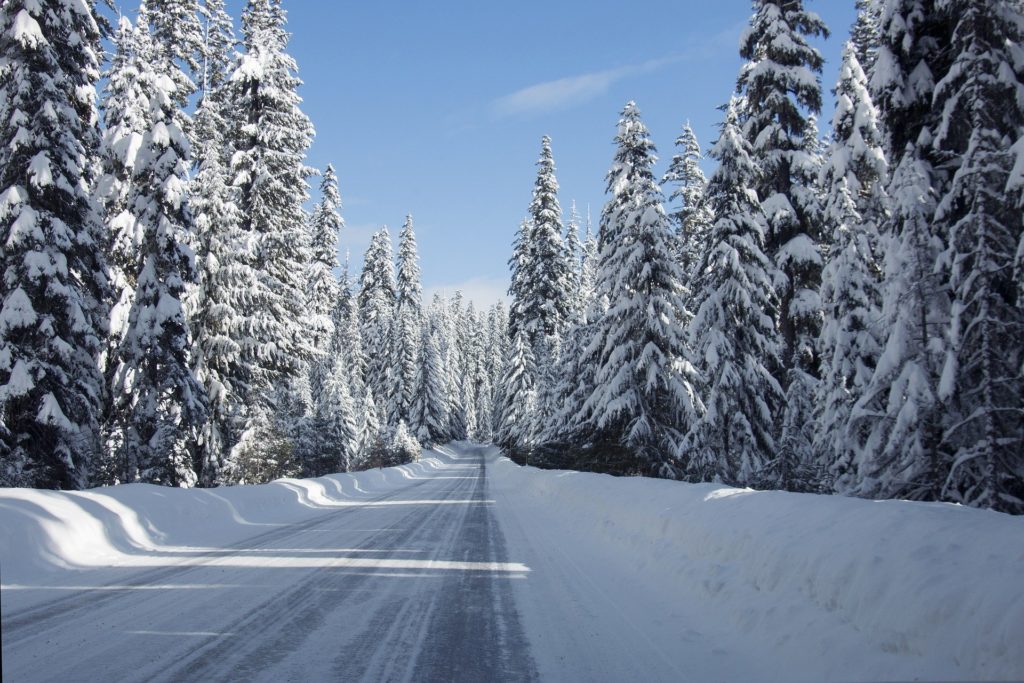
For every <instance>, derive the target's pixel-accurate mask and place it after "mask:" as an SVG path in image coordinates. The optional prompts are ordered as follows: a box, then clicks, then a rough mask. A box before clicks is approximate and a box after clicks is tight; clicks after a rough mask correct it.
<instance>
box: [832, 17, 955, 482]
mask: <svg viewBox="0 0 1024 683" xmlns="http://www.w3.org/2000/svg"><path fill="white" fill-rule="evenodd" d="M879 23H880V31H879V36H880V42H879V46H878V51H877V55H876V61H875V65H874V69H873V71H872V74H871V79H870V87H871V94H872V99H873V100H874V102H875V105H876V106H877V107H878V109H879V112H880V114H881V118H882V122H883V124H884V125H883V128H884V132H885V135H886V154H887V157H888V159H889V165H890V168H892V169H893V171H892V179H891V181H890V184H889V196H890V197H891V199H892V203H893V209H892V213H891V216H890V218H889V220H888V221H886V223H885V228H884V233H883V239H885V240H886V258H885V271H884V272H885V276H884V279H885V282H884V287H883V294H882V296H883V305H882V320H881V326H882V329H884V330H886V339H885V342H884V344H883V350H882V354H881V356H880V357H879V361H878V364H877V366H876V368H875V372H874V373H873V375H872V377H871V381H870V383H869V384H868V386H867V387H866V389H865V391H864V394H863V396H861V398H860V399H859V400H858V401H857V403H856V404H855V406H854V408H853V411H852V413H851V425H852V429H851V432H852V433H854V434H857V435H858V438H860V439H862V441H861V442H860V443H858V444H857V448H858V450H859V453H858V458H857V461H856V462H855V463H854V465H855V468H856V473H857V480H856V482H855V483H854V484H853V486H852V488H851V491H852V492H854V493H857V494H860V495H865V496H879V497H911V498H925V499H937V498H939V497H940V496H941V493H942V488H943V484H944V481H945V478H946V475H947V473H948V469H949V466H950V462H951V460H950V458H951V454H950V453H949V452H948V450H946V449H944V448H942V432H943V424H942V422H943V417H942V416H943V414H944V412H945V410H946V409H945V407H944V406H943V405H942V403H941V400H940V398H939V395H938V389H939V379H940V372H941V368H942V364H943V359H944V355H945V346H946V340H945V332H946V331H947V330H948V329H949V327H948V326H949V319H950V307H949V295H948V292H947V283H945V282H943V277H942V275H941V270H940V269H938V268H937V267H936V266H937V261H938V258H939V255H940V254H941V253H942V251H943V250H944V249H945V245H946V244H947V243H948V234H946V230H945V228H944V226H942V225H941V224H938V223H935V221H934V214H935V208H936V206H937V201H938V197H940V196H942V195H943V194H944V193H945V186H946V184H947V181H946V174H945V172H944V171H942V172H940V171H938V170H936V164H937V162H938V163H941V160H940V159H938V158H937V156H936V154H935V153H934V149H933V147H932V140H933V139H934V136H935V132H936V126H937V124H938V115H937V112H936V111H935V110H934V108H933V104H932V102H933V96H934V90H935V82H936V80H937V79H938V80H941V79H942V78H943V77H944V75H945V74H946V73H947V72H948V70H949V63H950V61H949V60H950V55H949V51H948V50H947V49H945V46H947V45H949V44H950V43H951V42H952V28H953V22H952V21H951V14H950V13H949V6H948V5H945V4H944V5H942V6H939V5H938V4H937V3H935V2H933V1H932V0H889V1H888V2H886V3H885V4H884V5H883V6H882V8H881V13H880V19H879Z"/></svg>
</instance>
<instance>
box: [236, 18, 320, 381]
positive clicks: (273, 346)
mask: <svg viewBox="0 0 1024 683" xmlns="http://www.w3.org/2000/svg"><path fill="white" fill-rule="evenodd" d="M284 24H285V13H284V10H282V9H281V4H280V0H249V2H248V3H247V5H246V8H245V10H244V11H243V13H242V34H243V41H242V42H243V45H244V48H245V52H244V54H243V55H241V56H240V57H239V59H238V62H237V64H236V67H235V70H234V72H233V73H232V75H231V85H230V105H229V108H228V109H229V111H230V112H231V115H232V119H231V120H230V121H229V125H228V128H229V130H231V131H232V132H233V139H232V140H231V144H232V148H233V150H234V154H233V156H232V159H231V172H232V174H233V176H234V180H233V183H234V186H235V187H236V188H237V193H238V194H237V197H238V206H239V210H240V214H241V217H242V224H241V228H242V229H243V230H244V231H245V232H246V233H247V234H248V235H249V236H250V237H251V239H252V242H253V247H254V249H253V253H252V254H251V256H250V258H251V263H252V265H253V267H254V268H255V270H256V272H257V277H258V280H259V282H258V287H257V288H256V289H255V291H254V292H253V295H252V296H251V297H250V299H249V310H248V312H249V313H250V315H251V318H252V321H251V332H250V340H249V346H250V349H249V355H248V358H249V359H250V360H251V362H252V363H253V364H254V365H255V368H254V372H255V373H256V374H257V375H258V377H259V379H260V381H261V382H263V383H264V385H265V386H266V387H267V388H268V389H269V388H270V387H271V386H274V385H275V384H284V385H286V384H288V383H289V381H291V380H292V379H294V378H295V377H298V376H301V375H302V374H303V373H304V372H305V367H306V362H307V358H308V352H309V349H308V347H307V346H306V344H304V343H303V341H302V340H303V336H302V334H301V329H302V324H301V320H302V318H303V315H304V313H305V296H304V291H303V282H302V277H303V273H304V268H303V265H304V264H305V263H307V262H308V261H309V240H308V238H307V234H308V232H307V228H306V225H307V217H306V213H305V211H304V209H303V203H304V202H305V201H306V199H307V198H308V186H307V183H306V179H307V178H308V177H309V175H310V174H311V172H312V171H311V169H309V168H308V167H307V166H306V165H305V163H304V158H305V154H306V151H307V149H308V148H309V145H310V142H311V140H312V138H313V126H312V124H311V123H310V121H309V119H308V118H307V117H306V115H305V114H304V113H303V112H302V110H301V109H300V108H299V103H300V98H299V96H298V93H297V89H298V87H299V86H300V85H301V83H302V82H301V81H300V80H299V78H298V76H296V75H295V72H296V71H297V68H298V67H297V66H296V63H295V60H294V59H293V58H292V57H291V56H290V55H289V54H288V53H287V52H286V51H285V50H286V48H287V44H288V34H287V33H286V31H285V29H284ZM265 395H266V396H267V397H269V396H270V392H269V391H268V392H266V393H265Z"/></svg>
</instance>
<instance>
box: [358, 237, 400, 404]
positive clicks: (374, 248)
mask: <svg viewBox="0 0 1024 683" xmlns="http://www.w3.org/2000/svg"><path fill="white" fill-rule="evenodd" d="M391 253H392V250H391V235H390V234H389V233H388V229H387V227H384V228H382V229H381V230H380V231H379V232H377V233H376V234H375V235H374V236H373V238H372V239H371V240H370V246H369V247H368V248H367V250H366V255H365V257H364V258H363V272H362V274H361V275H360V277H359V295H358V308H359V329H360V333H361V335H362V340H363V347H364V351H365V353H366V359H367V365H366V373H365V382H366V384H367V385H368V386H369V387H370V388H371V389H372V390H373V395H374V398H375V400H386V398H387V396H388V394H389V392H390V390H391V386H390V381H389V377H390V374H389V373H390V370H391V367H390V366H391V353H390V351H391V347H392V344H391V332H392V329H393V326H392V319H393V318H394V314H395V313H394V309H395V268H394V264H393V262H392V255H391ZM381 407H382V408H386V407H387V405H386V404H384V405H382V406H381Z"/></svg>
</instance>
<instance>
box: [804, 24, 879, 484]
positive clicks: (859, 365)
mask: <svg viewBox="0 0 1024 683" xmlns="http://www.w3.org/2000/svg"><path fill="white" fill-rule="evenodd" d="M835 92H836V109H835V114H834V116H833V119H832V144H831V146H830V147H829V150H828V154H827V155H826V159H827V161H826V164H825V166H824V167H823V168H822V175H821V186H822V188H823V189H824V191H825V193H826V195H825V205H824V220H825V229H826V230H827V231H828V232H829V233H831V248H830V254H829V259H828V262H827V263H826V265H825V268H824V270H823V272H822V283H821V299H822V305H823V309H824V312H825V321H824V324H823V326H822V331H821V337H820V338H819V341H818V350H819V354H820V357H821V383H820V384H819V386H818V391H817V397H816V404H817V411H816V415H817V422H818V424H819V426H820V429H819V430H818V434H817V437H816V449H817V450H818V451H819V452H821V453H827V454H828V456H827V459H828V461H829V477H830V478H831V479H834V480H835V486H836V488H837V490H840V491H842V490H845V489H846V488H847V487H848V486H849V482H850V480H851V479H852V478H854V477H855V473H853V472H851V467H852V463H853V462H854V459H855V445H856V444H857V443H858V442H859V441H860V440H859V439H858V438H857V437H856V436H855V435H851V434H849V433H848V431H847V430H848V424H849V418H850V409H851V408H852V407H853V404H854V403H855V402H856V401H857V399H858V398H859V397H860V396H861V395H862V393H863V391H864V388H865V387H866V386H867V384H868V382H869V381H870V380H871V374H872V372H873V371H874V368H875V365H876V363H877V362H878V356H879V354H880V353H881V346H882V342H883V332H884V331H883V330H882V329H880V328H879V325H878V323H879V320H880V318H881V304H882V301H881V281H880V280H881V266H880V264H879V256H878V255H879V254H880V253H881V247H882V245H881V243H880V234H879V225H880V224H881V223H884V221H885V220H887V215H886V214H887V208H886V207H887V203H888V195H887V193H886V189H885V184H886V182H887V180H888V169H887V165H886V160H885V154H884V152H883V151H882V134H881V131H880V126H879V122H878V113H877V110H876V109H875V107H874V105H873V103H872V101H871V95H870V93H869V92H868V89H867V77H866V76H865V75H864V71H863V70H862V69H861V68H860V63H859V62H858V61H857V48H856V46H855V45H854V44H853V43H852V42H851V43H847V45H846V48H845V50H844V52H843V62H842V65H841V66H840V71H839V81H838V83H837V85H836V91H835Z"/></svg>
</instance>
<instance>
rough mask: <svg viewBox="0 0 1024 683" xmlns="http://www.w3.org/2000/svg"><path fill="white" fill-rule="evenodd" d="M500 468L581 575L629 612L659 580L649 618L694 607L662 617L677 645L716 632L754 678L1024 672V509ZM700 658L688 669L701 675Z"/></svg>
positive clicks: (493, 471)
mask: <svg viewBox="0 0 1024 683" xmlns="http://www.w3.org/2000/svg"><path fill="white" fill-rule="evenodd" d="M489 470H490V472H489V479H490V482H491V488H492V491H494V492H495V493H496V497H498V498H499V502H500V501H501V499H502V498H510V497H515V498H518V499H519V500H520V503H521V505H520V507H521V508H522V509H528V510H529V513H528V514H529V515H531V516H532V518H534V519H535V520H544V521H543V526H544V535H545V537H546V540H547V544H548V545H557V546H558V547H559V548H560V550H561V551H565V552H568V553H569V554H571V555H572V556H573V558H574V562H575V563H577V564H578V565H579V567H580V568H581V569H582V572H581V576H582V573H586V574H588V579H591V578H593V581H590V582H591V583H593V584H595V585H598V584H600V583H601V581H602V580H603V579H602V575H605V576H607V577H611V578H609V579H608V580H607V582H606V585H607V586H608V587H610V590H608V596H609V598H610V599H614V600H616V601H618V602H619V603H620V605H623V606H626V607H625V609H628V604H629V603H630V602H632V601H633V598H634V597H636V598H638V599H649V598H650V597H651V596H650V594H651V593H652V592H653V593H654V595H655V596H656V600H655V601H653V605H654V607H653V609H652V608H650V607H648V608H647V609H648V612H647V614H646V615H645V618H646V619H648V620H649V621H650V622H652V623H656V622H659V621H660V617H659V615H657V614H653V613H651V612H657V611H659V610H661V611H662V612H664V614H666V615H672V614H688V615H691V616H692V615H698V616H697V619H696V620H695V621H690V622H687V623H660V624H659V625H658V627H657V630H658V631H663V630H665V629H669V630H674V631H675V633H676V634H679V635H677V636H676V637H677V641H676V643H672V642H671V637H670V638H668V639H667V640H666V641H665V644H664V648H663V649H665V650H678V649H682V648H685V647H687V645H686V644H685V643H684V642H683V641H685V638H684V637H683V636H682V634H683V633H684V632H685V631H692V630H693V629H698V630H701V629H704V630H710V631H713V632H715V633H717V634H718V635H719V637H721V638H722V641H720V642H721V643H722V647H727V648H730V649H734V651H736V653H737V655H738V654H740V653H741V652H742V653H744V654H748V655H750V656H751V659H752V662H751V663H752V664H753V668H752V670H750V672H749V674H744V675H750V676H753V677H754V678H756V679H758V680H968V679H970V680H982V679H989V680H992V679H994V680H1024V518H1022V517H1011V516H1009V515H1004V514H999V513H995V512H990V511H985V510H976V509H970V508H963V507H959V506H954V505H949V504H940V503H934V504H933V503H913V502H905V501H867V500H861V499H853V498H845V497H839V496H817V495H807V494H792V493H785V492H771V491H751V490H744V489H735V488H730V487H726V486H721V485H712V484H701V485H693V484H681V483H678V482H670V481H658V480H650V479H639V478H614V477H611V476H607V475H598V474H587V473H578V472H552V471H541V470H536V469H533V468H523V467H519V466H517V465H515V464H514V463H512V462H510V461H509V460H507V459H506V458H498V457H492V459H491V462H490V465H489ZM527 526H533V527H536V524H532V525H530V524H527ZM614 577H618V579H616V578H614ZM644 592H646V593H647V595H643V593H644ZM625 609H624V611H625ZM526 625H527V628H528V629H529V625H530V619H529V618H527V621H526ZM741 643H742V644H743V645H741ZM744 647H745V648H746V649H744ZM563 654H564V653H563ZM708 654H709V653H705V655H704V657H705V658H707V656H708ZM694 655H696V656H697V657H699V656H700V655H699V653H691V656H690V658H689V662H684V663H683V664H682V667H681V668H683V670H684V671H688V672H689V674H690V675H691V676H692V675H693V674H694V672H695V671H700V664H699V663H698V662H697V661H695V658H694ZM694 665H696V666H694ZM706 673H707V674H708V675H712V676H714V675H715V674H714V669H712V670H710V671H707V672H706ZM720 673H721V671H719V674H720ZM719 677H721V676H719ZM698 678H699V675H698Z"/></svg>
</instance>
